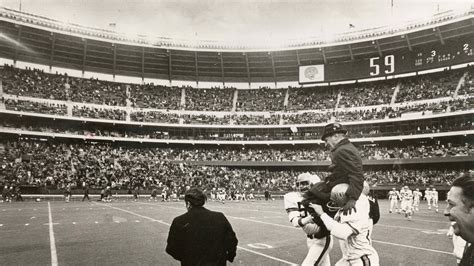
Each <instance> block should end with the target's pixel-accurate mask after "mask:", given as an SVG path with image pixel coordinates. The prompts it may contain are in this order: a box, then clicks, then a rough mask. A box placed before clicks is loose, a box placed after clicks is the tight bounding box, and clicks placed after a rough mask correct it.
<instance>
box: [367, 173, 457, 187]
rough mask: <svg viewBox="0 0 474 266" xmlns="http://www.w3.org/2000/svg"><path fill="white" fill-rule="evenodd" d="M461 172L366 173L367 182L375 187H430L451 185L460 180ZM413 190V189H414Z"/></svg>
mask: <svg viewBox="0 0 474 266" xmlns="http://www.w3.org/2000/svg"><path fill="white" fill-rule="evenodd" d="M461 172H462V171H460V170H451V169H449V170H448V169H444V170H430V169H420V170H405V169H400V170H381V171H366V172H364V175H365V178H366V180H367V182H369V183H370V184H371V185H373V186H377V185H384V184H387V185H394V186H400V185H415V186H416V185H418V186H428V185H433V184H443V185H450V184H451V183H452V182H453V181H454V179H456V178H458V177H459V175H460V173H461ZM412 189H413V188H412Z"/></svg>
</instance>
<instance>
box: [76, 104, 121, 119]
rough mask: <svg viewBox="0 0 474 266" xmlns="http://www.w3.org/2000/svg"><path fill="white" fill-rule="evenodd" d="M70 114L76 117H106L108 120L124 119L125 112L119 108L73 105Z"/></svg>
mask: <svg viewBox="0 0 474 266" xmlns="http://www.w3.org/2000/svg"><path fill="white" fill-rule="evenodd" d="M72 115H73V116H77V117H87V118H97V119H108V120H125V118H126V112H125V111H124V110H120V109H109V108H94V107H87V106H81V107H79V106H74V107H73V109H72Z"/></svg>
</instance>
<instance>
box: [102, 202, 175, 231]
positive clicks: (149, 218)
mask: <svg viewBox="0 0 474 266" xmlns="http://www.w3.org/2000/svg"><path fill="white" fill-rule="evenodd" d="M107 207H109V208H112V209H116V210H119V211H123V212H126V213H130V214H132V215H135V216H138V217H142V218H144V219H147V220H150V221H153V222H157V223H160V224H164V225H167V226H171V224H169V223H166V222H163V221H161V220H156V219H153V218H151V217H148V216H144V215H141V214H138V213H134V212H132V211H127V210H124V209H122V208H118V207H113V206H109V205H107Z"/></svg>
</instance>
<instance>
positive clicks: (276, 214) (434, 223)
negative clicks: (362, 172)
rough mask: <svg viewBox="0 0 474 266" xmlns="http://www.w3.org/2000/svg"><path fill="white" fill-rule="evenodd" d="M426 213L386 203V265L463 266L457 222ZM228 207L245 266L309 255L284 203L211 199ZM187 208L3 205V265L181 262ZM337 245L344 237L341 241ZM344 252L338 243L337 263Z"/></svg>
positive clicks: (378, 235)
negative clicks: (177, 227) (179, 229)
mask: <svg viewBox="0 0 474 266" xmlns="http://www.w3.org/2000/svg"><path fill="white" fill-rule="evenodd" d="M421 205H422V206H421V208H420V211H419V212H417V213H415V215H414V216H413V219H412V220H411V221H408V220H406V219H405V218H404V216H403V215H401V214H396V213H392V214H389V212H388V201H380V208H381V219H380V221H379V223H378V224H377V225H375V227H374V232H373V235H372V238H373V245H374V247H375V249H376V250H377V251H378V253H379V256H380V261H381V265H455V258H454V257H453V255H451V252H452V243H451V240H450V239H448V237H447V236H446V232H447V229H448V226H449V223H448V221H447V219H446V218H445V217H443V214H442V211H443V209H444V207H445V203H442V204H441V206H440V212H439V213H435V212H434V211H429V210H428V209H427V206H426V202H422V204H421ZM206 207H207V208H208V209H211V210H215V211H220V212H223V213H224V214H225V215H226V216H227V218H228V219H229V221H230V222H231V224H232V226H233V228H234V231H235V232H236V234H237V237H238V239H239V245H238V250H237V257H236V258H235V261H234V263H233V264H238V265H289V264H299V263H301V261H302V260H303V259H304V257H305V255H306V253H307V247H306V236H305V235H304V233H303V232H302V231H301V229H298V228H293V227H292V226H290V223H289V222H288V220H287V216H286V213H285V211H284V210H283V202H282V201H281V200H274V201H264V200H263V201H262V200H259V201H254V202H226V203H225V204H222V203H218V202H208V203H207V204H206ZM184 212H185V207H184V202H183V201H179V202H160V201H158V202H154V201H151V202H150V201H148V200H146V199H145V198H141V199H140V200H139V201H137V202H134V201H130V200H122V199H119V200H116V201H113V202H111V203H102V202H97V201H91V202H80V201H72V202H69V203H66V202H63V201H51V202H48V201H41V202H33V201H28V202H21V203H17V202H13V203H1V204H0V239H1V241H0V264H1V265H52V264H54V258H55V257H57V262H58V264H59V265H179V263H178V262H176V261H174V260H173V259H172V258H171V257H170V256H169V255H167V254H166V253H165V247H166V239H167V236H168V230H169V226H170V223H171V221H172V220H173V218H174V217H176V216H177V215H180V214H182V213H184ZM336 242H337V241H336ZM340 256H341V252H340V250H339V245H338V244H337V243H335V244H334V247H333V249H332V251H331V261H332V264H334V263H335V262H336V261H337V260H338V259H339V258H340Z"/></svg>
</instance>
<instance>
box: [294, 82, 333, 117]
mask: <svg viewBox="0 0 474 266" xmlns="http://www.w3.org/2000/svg"><path fill="white" fill-rule="evenodd" d="M338 94H339V90H338V89H337V88H336V87H310V88H289V92H288V105H287V107H286V109H287V110H288V111H299V110H327V109H334V108H336V103H337V96H338Z"/></svg>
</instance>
